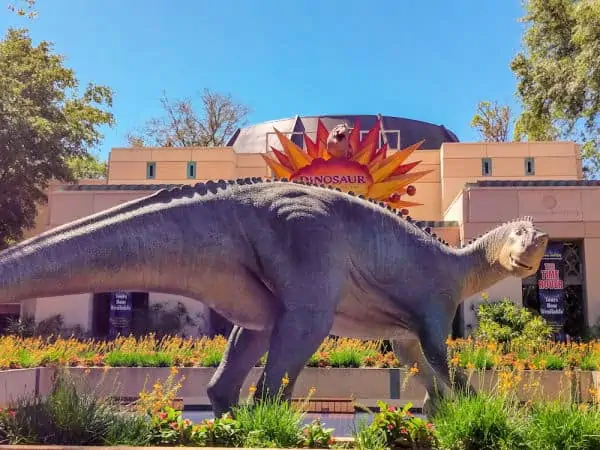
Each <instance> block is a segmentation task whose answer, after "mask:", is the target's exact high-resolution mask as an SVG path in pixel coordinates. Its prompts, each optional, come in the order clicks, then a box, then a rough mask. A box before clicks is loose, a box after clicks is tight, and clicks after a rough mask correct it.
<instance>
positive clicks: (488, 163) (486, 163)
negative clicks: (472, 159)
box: [481, 158, 492, 176]
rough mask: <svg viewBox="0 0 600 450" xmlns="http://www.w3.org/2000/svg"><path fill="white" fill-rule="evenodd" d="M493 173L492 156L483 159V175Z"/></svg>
mask: <svg viewBox="0 0 600 450" xmlns="http://www.w3.org/2000/svg"><path fill="white" fill-rule="evenodd" d="M491 174H492V158H482V159H481V175H483V176H490V175H491Z"/></svg>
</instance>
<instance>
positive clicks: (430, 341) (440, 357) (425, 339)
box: [420, 323, 474, 401]
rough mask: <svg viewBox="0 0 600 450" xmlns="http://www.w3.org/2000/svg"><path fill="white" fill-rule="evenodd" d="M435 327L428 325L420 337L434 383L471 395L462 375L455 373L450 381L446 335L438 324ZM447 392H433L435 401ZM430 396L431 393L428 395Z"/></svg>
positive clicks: (470, 388)
mask: <svg viewBox="0 0 600 450" xmlns="http://www.w3.org/2000/svg"><path fill="white" fill-rule="evenodd" d="M437 325H438V326H437V327H436V326H435V325H434V324H430V325H429V326H428V327H427V328H425V330H424V331H423V332H422V333H421V335H420V345H421V348H422V350H423V354H424V356H425V358H426V360H427V362H428V363H429V365H430V366H431V368H432V369H433V372H434V374H435V375H434V378H435V380H436V382H437V383H438V384H439V383H443V384H445V385H446V386H447V387H448V388H456V389H457V390H458V391H459V392H461V393H466V394H472V393H473V392H474V391H473V388H472V386H471V384H470V383H469V380H467V379H466V377H464V376H463V374H462V373H460V372H456V373H455V374H454V379H453V380H451V377H450V370H449V367H448V357H447V355H448V348H447V346H446V338H447V334H445V333H442V332H440V331H439V323H438V324H437ZM448 392H449V389H447V388H446V389H444V390H438V391H437V392H435V394H436V397H433V398H434V399H435V400H436V401H437V400H439V399H440V394H441V395H444V394H446V393H448ZM430 396H431V393H430Z"/></svg>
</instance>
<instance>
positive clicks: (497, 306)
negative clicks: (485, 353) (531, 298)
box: [474, 297, 551, 344]
mask: <svg viewBox="0 0 600 450" xmlns="http://www.w3.org/2000/svg"><path fill="white" fill-rule="evenodd" d="M484 298H485V297H484ZM477 320H478V325H477V328H476V329H475V332H474V337H475V338H476V339H480V340H485V341H493V342H499V343H503V344H504V343H509V342H522V343H530V344H535V343H541V342H543V341H546V340H547V339H548V337H549V336H550V333H551V327H550V325H548V323H547V322H546V321H545V320H544V319H543V318H542V317H541V316H539V315H535V314H533V313H532V312H531V311H529V310H527V309H526V308H523V307H520V306H517V305H515V304H514V303H513V302H512V301H510V299H508V298H503V299H502V300H499V301H495V302H487V301H486V302H484V303H482V304H480V305H479V307H478V309H477Z"/></svg>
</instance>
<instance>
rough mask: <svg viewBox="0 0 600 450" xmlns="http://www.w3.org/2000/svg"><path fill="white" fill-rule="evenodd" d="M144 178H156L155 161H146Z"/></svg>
mask: <svg viewBox="0 0 600 450" xmlns="http://www.w3.org/2000/svg"><path fill="white" fill-rule="evenodd" d="M146 178H148V179H149V180H151V179H154V178H156V163H155V162H148V163H146Z"/></svg>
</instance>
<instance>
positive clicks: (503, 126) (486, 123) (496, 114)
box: [471, 101, 511, 142]
mask: <svg viewBox="0 0 600 450" xmlns="http://www.w3.org/2000/svg"><path fill="white" fill-rule="evenodd" d="M510 125H511V111H510V107H509V106H500V105H498V102H494V103H491V102H488V101H484V102H479V103H478V104H477V110H476V112H475V115H474V116H473V119H471V127H473V128H475V129H476V130H477V131H478V132H479V135H480V136H481V139H482V140H483V141H484V142H506V141H508V140H509V138H508V133H509V131H510Z"/></svg>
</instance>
